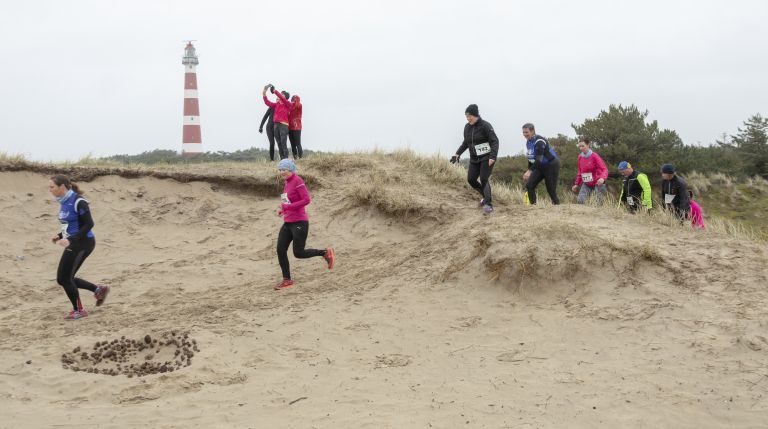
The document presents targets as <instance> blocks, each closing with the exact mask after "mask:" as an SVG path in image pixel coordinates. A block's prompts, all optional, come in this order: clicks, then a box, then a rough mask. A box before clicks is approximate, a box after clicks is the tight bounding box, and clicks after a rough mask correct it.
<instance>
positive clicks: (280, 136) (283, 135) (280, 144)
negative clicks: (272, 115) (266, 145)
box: [275, 122, 288, 159]
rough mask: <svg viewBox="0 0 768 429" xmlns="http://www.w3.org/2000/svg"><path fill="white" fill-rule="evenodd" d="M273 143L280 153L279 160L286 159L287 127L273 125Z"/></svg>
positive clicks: (277, 124) (278, 124) (279, 124)
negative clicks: (275, 143)
mask: <svg viewBox="0 0 768 429" xmlns="http://www.w3.org/2000/svg"><path fill="white" fill-rule="evenodd" d="M275 142H277V150H278V151H279V152H280V159H287V158H288V125H285V124H281V123H279V122H278V123H275Z"/></svg>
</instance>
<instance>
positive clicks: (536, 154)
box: [525, 134, 557, 170]
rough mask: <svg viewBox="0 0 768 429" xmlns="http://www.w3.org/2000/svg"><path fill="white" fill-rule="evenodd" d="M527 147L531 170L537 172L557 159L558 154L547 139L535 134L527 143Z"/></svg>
mask: <svg viewBox="0 0 768 429" xmlns="http://www.w3.org/2000/svg"><path fill="white" fill-rule="evenodd" d="M525 146H526V152H525V154H526V157H527V158H528V169H529V170H536V169H537V168H539V167H543V166H545V165H547V164H549V163H550V162H552V161H554V160H556V159H557V154H556V153H555V150H554V149H552V146H550V145H549V142H548V141H547V139H545V138H544V137H542V136H540V135H538V134H534V136H533V137H531V139H530V140H528V141H526V142H525Z"/></svg>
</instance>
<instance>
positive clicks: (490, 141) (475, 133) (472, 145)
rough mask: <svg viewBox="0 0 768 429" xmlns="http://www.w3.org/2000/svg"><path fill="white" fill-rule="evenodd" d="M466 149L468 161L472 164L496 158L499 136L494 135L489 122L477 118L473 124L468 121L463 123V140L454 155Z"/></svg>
mask: <svg viewBox="0 0 768 429" xmlns="http://www.w3.org/2000/svg"><path fill="white" fill-rule="evenodd" d="M467 149H469V162H472V163H474V164H477V163H479V162H481V161H488V160H489V159H493V160H496V156H497V155H498V154H499V138H498V137H496V132H495V131H493V125H491V124H490V122H488V121H486V120H483V118H477V122H475V125H471V124H470V123H469V122H467V124H466V125H464V141H463V142H462V143H461V146H459V148H458V149H457V150H456V155H461V154H462V153H464V151H465V150H467Z"/></svg>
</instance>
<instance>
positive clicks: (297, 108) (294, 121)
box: [288, 95, 302, 131]
mask: <svg viewBox="0 0 768 429" xmlns="http://www.w3.org/2000/svg"><path fill="white" fill-rule="evenodd" d="M293 99H294V102H293V103H291V104H292V105H293V108H292V109H291V114H290V115H289V117H288V118H289V119H290V122H288V129H289V130H291V131H297V130H300V129H301V109H302V107H301V98H299V96H298V95H294V96H293Z"/></svg>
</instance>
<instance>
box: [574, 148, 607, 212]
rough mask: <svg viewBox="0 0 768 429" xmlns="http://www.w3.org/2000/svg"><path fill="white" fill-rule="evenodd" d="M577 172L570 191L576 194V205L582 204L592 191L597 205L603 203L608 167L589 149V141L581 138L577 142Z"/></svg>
mask: <svg viewBox="0 0 768 429" xmlns="http://www.w3.org/2000/svg"><path fill="white" fill-rule="evenodd" d="M579 151H580V152H581V153H579V172H578V173H577V174H576V182H574V185H573V187H572V188H571V190H572V191H573V192H578V193H579V196H578V197H576V203H577V204H584V203H585V202H586V201H587V198H588V197H589V194H591V193H592V192H593V191H594V192H595V194H596V195H597V204H602V203H603V198H605V195H606V194H607V193H608V189H607V188H606V186H605V181H606V180H607V179H608V167H606V166H605V162H603V159H602V158H600V155H598V154H596V153H595V152H593V151H592V149H590V147H589V139H587V138H584V137H582V138H581V139H580V140H579Z"/></svg>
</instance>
